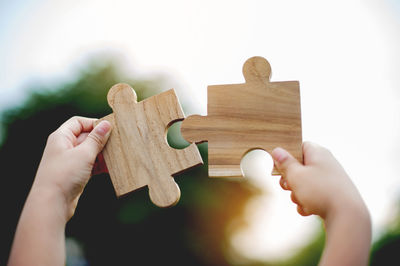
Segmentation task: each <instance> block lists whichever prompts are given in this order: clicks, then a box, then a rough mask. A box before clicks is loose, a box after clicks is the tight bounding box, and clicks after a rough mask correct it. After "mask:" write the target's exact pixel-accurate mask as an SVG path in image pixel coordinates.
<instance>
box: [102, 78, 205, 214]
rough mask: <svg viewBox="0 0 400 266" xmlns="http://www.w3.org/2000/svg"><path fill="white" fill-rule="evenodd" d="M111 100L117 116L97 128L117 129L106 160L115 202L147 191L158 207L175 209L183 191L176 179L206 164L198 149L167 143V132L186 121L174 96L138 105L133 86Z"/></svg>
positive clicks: (120, 87) (118, 89) (117, 89)
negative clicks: (173, 206)
mask: <svg viewBox="0 0 400 266" xmlns="http://www.w3.org/2000/svg"><path fill="white" fill-rule="evenodd" d="M107 99H108V102H109V105H110V106H111V108H112V109H113V113H112V114H110V115H108V116H106V117H104V118H102V119H100V120H98V121H97V123H99V122H100V121H102V120H108V121H109V122H110V123H111V124H112V126H113V130H112V132H111V135H110V138H109V140H108V142H107V144H106V146H105V148H104V150H103V155H104V159H105V162H106V164H107V167H108V169H109V173H110V177H111V180H112V183H113V186H114V189H115V192H116V194H117V196H122V195H124V194H127V193H129V192H131V191H134V190H136V189H139V188H141V187H144V186H146V185H147V186H148V188H149V196H150V199H151V200H152V202H153V203H154V204H156V205H158V206H160V207H167V206H171V205H174V204H175V203H176V202H177V201H178V200H179V198H180V190H179V187H178V185H177V184H176V183H175V181H174V179H173V178H172V176H173V175H176V174H178V173H180V172H183V171H184V170H187V169H189V168H191V167H194V166H197V165H199V164H202V159H201V156H200V154H199V151H198V149H197V147H196V146H195V144H192V145H190V146H189V147H186V148H185V149H182V150H176V149H173V148H171V147H170V146H169V145H168V143H167V139H166V134H167V128H168V127H169V126H170V125H171V124H172V123H174V122H175V121H179V120H183V119H184V114H183V111H182V109H181V106H180V104H179V101H178V98H177V97H176V94H175V92H174V90H169V91H166V92H163V93H160V94H158V95H155V96H153V97H150V98H148V99H146V100H143V101H141V102H139V103H138V102H137V97H136V93H135V91H134V90H133V89H132V88H131V87H130V86H129V85H127V84H117V85H114V86H113V87H112V88H111V89H110V91H109V93H108V95H107Z"/></svg>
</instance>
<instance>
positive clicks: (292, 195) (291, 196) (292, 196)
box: [290, 192, 300, 204]
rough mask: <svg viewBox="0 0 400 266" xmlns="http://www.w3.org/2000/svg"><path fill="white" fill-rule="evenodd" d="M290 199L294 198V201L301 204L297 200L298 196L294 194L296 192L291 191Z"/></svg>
mask: <svg viewBox="0 0 400 266" xmlns="http://www.w3.org/2000/svg"><path fill="white" fill-rule="evenodd" d="M290 199H291V200H292V202H293V203H295V204H300V202H299V201H298V200H297V198H296V196H295V195H294V193H293V192H292V193H290Z"/></svg>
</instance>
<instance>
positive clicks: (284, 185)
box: [283, 181, 287, 189]
mask: <svg viewBox="0 0 400 266" xmlns="http://www.w3.org/2000/svg"><path fill="white" fill-rule="evenodd" d="M283 187H284V188H285V189H287V182H286V181H283Z"/></svg>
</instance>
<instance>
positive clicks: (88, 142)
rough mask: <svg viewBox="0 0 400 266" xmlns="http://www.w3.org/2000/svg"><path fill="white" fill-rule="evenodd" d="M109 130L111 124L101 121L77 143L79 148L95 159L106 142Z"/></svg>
mask: <svg viewBox="0 0 400 266" xmlns="http://www.w3.org/2000/svg"><path fill="white" fill-rule="evenodd" d="M110 132H111V124H110V122H108V121H101V122H100V123H99V124H98V125H97V126H96V127H95V128H94V129H93V130H92V131H91V132H90V133H89V135H88V136H87V138H86V139H85V140H84V141H83V142H82V143H81V145H79V148H80V149H83V150H85V151H86V152H87V153H88V154H89V156H90V157H91V158H90V159H93V162H94V160H95V159H96V157H97V155H98V154H99V153H100V152H101V150H102V149H103V147H104V145H105V144H106V143H107V140H108V137H109V136H110Z"/></svg>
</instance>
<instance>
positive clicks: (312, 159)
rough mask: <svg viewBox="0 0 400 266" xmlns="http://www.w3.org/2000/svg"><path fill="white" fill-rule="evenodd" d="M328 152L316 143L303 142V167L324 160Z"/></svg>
mask: <svg viewBox="0 0 400 266" xmlns="http://www.w3.org/2000/svg"><path fill="white" fill-rule="evenodd" d="M326 154H330V151H329V150H328V149H326V148H324V147H322V146H320V145H318V144H316V143H313V142H310V141H305V142H304V143H303V159H304V165H310V164H313V163H316V162H318V161H320V160H321V158H324V157H325V156H326Z"/></svg>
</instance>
